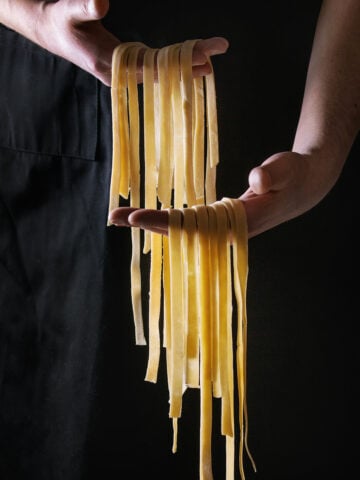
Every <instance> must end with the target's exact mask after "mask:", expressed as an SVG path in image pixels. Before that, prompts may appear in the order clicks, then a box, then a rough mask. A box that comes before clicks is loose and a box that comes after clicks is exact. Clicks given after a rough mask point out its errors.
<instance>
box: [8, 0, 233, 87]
mask: <svg viewBox="0 0 360 480" xmlns="http://www.w3.org/2000/svg"><path fill="white" fill-rule="evenodd" d="M108 10H109V0H57V1H42V0H1V8H0V23H3V24H4V25H5V26H7V27H8V28H11V29H13V30H15V31H16V32H18V33H20V34H21V35H23V36H24V37H26V38H28V39H29V40H31V41H33V42H34V43H37V44H38V45H40V46H41V47H43V48H45V49H46V50H48V51H49V52H51V53H54V54H56V55H58V56H60V57H63V58H65V59H66V60H68V61H70V62H72V63H74V64H75V65H77V66H78V67H80V68H82V69H83V70H85V71H87V72H89V73H91V74H92V75H94V76H95V77H96V78H98V79H99V80H100V81H101V82H103V83H104V84H105V85H107V86H110V85H111V61H112V53H113V50H114V48H115V47H116V46H117V45H119V43H121V41H120V39H118V38H117V37H115V36H114V35H113V34H112V33H111V32H109V31H108V30H106V28H105V27H104V25H103V24H102V22H101V20H102V19H103V18H104V17H105V15H106V14H107V12H108ZM125 41H126V39H125ZM227 48H228V41H227V40H226V39H225V38H221V37H212V38H207V39H203V40H199V42H197V45H196V47H195V49H194V55H193V73H194V76H198V75H205V74H208V73H210V71H211V66H210V65H209V62H208V58H209V57H210V56H212V55H218V54H221V53H224V52H225V51H226V50H227ZM139 81H141V64H140V65H139Z"/></svg>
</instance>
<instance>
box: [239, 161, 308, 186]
mask: <svg viewBox="0 0 360 480" xmlns="http://www.w3.org/2000/svg"><path fill="white" fill-rule="evenodd" d="M302 160H303V159H302V156H301V155H299V154H297V153H294V152H281V153H277V154H275V155H272V156H271V157H269V158H268V159H266V160H265V161H264V162H263V163H262V165H260V166H258V167H255V168H253V169H252V170H251V171H250V173H249V179H248V181H249V186H250V189H251V190H252V191H253V192H254V193H256V194H257V195H263V194H264V193H267V192H270V191H278V190H283V189H284V188H285V187H286V186H287V185H289V184H290V183H291V181H292V180H293V178H294V176H295V175H296V172H297V171H298V170H299V165H300V164H301V163H302Z"/></svg>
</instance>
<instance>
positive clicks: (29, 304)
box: [0, 26, 111, 480]
mask: <svg viewBox="0 0 360 480" xmlns="http://www.w3.org/2000/svg"><path fill="white" fill-rule="evenodd" d="M109 109H110V102H109V89H108V88H106V87H104V86H103V85H102V84H100V83H99V82H98V81H97V80H95V78H93V77H92V76H90V75H88V74H87V73H85V72H83V71H81V70H80V69H78V68H76V67H75V66H73V65H71V64H70V63H68V62H66V61H64V60H62V59H60V58H58V57H56V56H54V55H51V54H49V53H48V52H47V51H45V50H43V49H41V48H39V47H38V46H36V45H34V44H32V43H31V42H29V41H27V40H26V39H24V38H23V37H21V36H19V35H17V34H16V33H14V32H12V31H10V30H8V29H6V28H5V27H3V26H0V119H1V120H0V121H1V128H0V478H1V480H25V479H26V480H33V479H34V480H45V479H46V480H75V479H76V480H78V479H79V478H81V477H80V476H81V470H82V456H83V447H84V442H85V439H86V432H87V427H88V415H89V409H90V407H91V400H92V397H93V384H94V381H93V380H94V366H95V360H96V352H97V345H98V338H99V322H100V315H101V309H102V282H103V266H104V241H105V234H106V215H107V195H108V183H109V172H110V158H111V155H110V153H111V152H110V150H111V138H110V137H111V125H110V123H109V122H110V110H109Z"/></svg>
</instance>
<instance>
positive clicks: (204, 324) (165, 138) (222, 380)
mask: <svg viewBox="0 0 360 480" xmlns="http://www.w3.org/2000/svg"><path fill="white" fill-rule="evenodd" d="M197 41H198V40H186V41H184V42H182V43H177V44H174V45H169V46H166V47H163V48H160V49H151V48H148V47H146V46H145V45H144V44H141V43H136V42H134V43H124V44H121V45H119V46H118V47H117V48H116V49H115V50H114V54H113V64H112V85H111V94H112V115H113V122H112V124H113V163H112V174H111V183H110V193H109V211H111V210H112V209H114V208H116V207H118V206H119V205H120V204H121V201H122V199H125V200H126V201H128V202H129V205H130V206H131V207H143V206H144V207H146V208H151V209H167V210H168V213H169V234H168V236H162V235H160V234H157V233H150V232H145V234H144V238H143V240H144V241H143V245H142V247H141V245H140V241H141V237H140V230H139V229H132V258H131V270H130V275H131V298H132V306H133V315H134V327H135V342H136V344H138V345H146V344H147V341H146V338H145V333H144V332H145V329H144V321H143V312H142V295H141V276H142V275H141V267H140V265H141V250H142V252H143V253H150V273H149V274H150V282H149V285H150V287H149V307H148V348H149V355H148V364H147V369H146V374H145V380H146V381H150V382H154V383H156V382H157V375H158V367H159V362H160V353H161V348H164V349H165V350H166V357H165V358H166V371H167V381H168V390H169V417H170V419H171V420H172V422H173V445H172V451H173V452H174V453H175V452H176V450H177V433H178V420H179V418H180V417H181V412H182V400H183V395H184V392H185V391H186V389H187V388H198V389H199V391H200V435H199V442H200V458H199V479H200V480H212V479H213V473H212V453H211V438H212V428H213V427H212V423H213V412H212V402H213V398H214V397H215V398H220V399H221V433H222V435H224V436H225V438H226V441H225V446H226V480H233V479H234V478H235V462H236V458H237V459H238V471H239V472H240V476H241V479H242V480H244V479H245V472H244V452H245V451H246V452H247V454H248V456H249V459H250V461H251V462H252V464H253V467H254V469H255V470H256V467H255V464H254V461H253V459H252V456H251V454H250V451H249V448H248V443H247V428H248V425H247V424H248V418H247V406H246V350H247V342H246V337H247V316H246V284H247V273H248V257H247V226H246V217H245V214H244V209H243V206H242V203H241V201H240V200H235V199H231V198H224V199H223V200H222V201H216V168H217V165H218V162H219V145H218V125H217V110H216V92H215V78H214V72H213V71H212V72H211V74H209V75H207V76H205V77H199V78H193V75H192V55H193V49H194V47H195V45H196V42H197ZM140 58H141V59H142V65H143V83H142V101H141V100H140V99H139V90H140V87H139V83H138V76H137V74H138V64H139V59H140ZM209 64H210V65H211V62H210V58H209ZM141 106H142V107H143V108H142V109H141V108H140V107H141ZM141 118H142V122H141ZM141 133H142V134H143V142H141ZM141 145H143V151H141V148H140V146H141ZM142 156H143V165H144V166H143V167H142V163H141V159H142ZM142 171H144V179H142V176H141V175H140V173H141V172H142ZM233 298H234V299H235V301H236V314H237V322H236V339H233V317H234V312H233ZM161 311H162V318H160V315H161V314H160V312H161ZM161 320H162V322H161ZM161 326H162V329H161ZM234 355H235V358H234ZM234 360H235V362H234ZM234 363H235V365H236V375H235V372H234V366H233V365H234ZM235 384H236V388H235ZM235 401H237V408H235ZM235 411H237V412H238V427H239V428H238V430H239V449H238V453H236V452H235V432H236V430H237V428H236V427H235V418H234V417H235Z"/></svg>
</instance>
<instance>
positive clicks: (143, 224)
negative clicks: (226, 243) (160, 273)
mask: <svg viewBox="0 0 360 480" xmlns="http://www.w3.org/2000/svg"><path fill="white" fill-rule="evenodd" d="M339 174H340V171H337V172H336V171H333V172H331V170H329V168H328V162H327V159H326V158H322V157H321V156H320V154H317V153H314V154H311V155H310V154H309V155H301V154H299V153H294V152H281V153H277V154H275V155H272V156H271V157H269V158H268V159H267V160H265V161H264V162H263V163H262V165H260V166H259V167H256V168H254V169H253V170H252V171H251V172H250V174H249V188H248V190H247V191H246V192H244V193H243V194H242V195H241V196H240V197H239V198H240V200H242V202H243V204H244V207H245V210H246V215H247V224H248V234H249V238H251V237H254V236H255V235H258V234H260V233H262V232H265V231H266V230H269V229H271V228H273V227H275V226H277V225H279V224H281V223H283V222H286V221H288V220H290V219H292V218H294V217H297V216H299V215H301V214H303V213H304V212H305V211H307V210H309V209H310V208H312V207H313V206H315V205H316V204H317V203H318V202H319V201H320V200H321V199H322V198H323V197H324V196H325V195H326V194H327V193H328V192H329V190H330V189H331V188H332V186H333V185H334V183H335V182H336V180H337V178H338V175H339ZM109 220H110V222H111V223H113V224H114V225H117V226H128V227H140V228H143V229H146V230H150V231H153V232H157V233H161V234H164V235H167V233H168V212H167V210H149V209H135V208H128V207H120V208H117V209H115V210H113V211H112V212H110V217H109Z"/></svg>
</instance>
